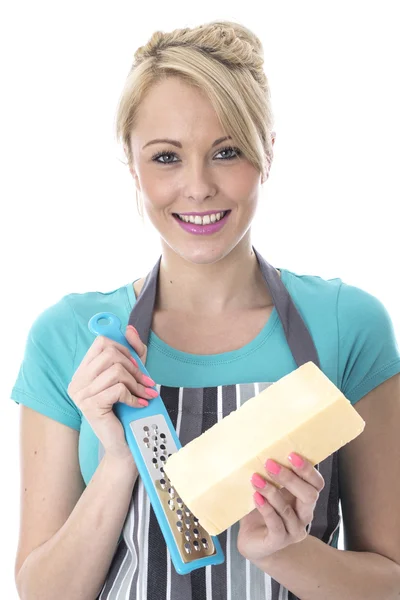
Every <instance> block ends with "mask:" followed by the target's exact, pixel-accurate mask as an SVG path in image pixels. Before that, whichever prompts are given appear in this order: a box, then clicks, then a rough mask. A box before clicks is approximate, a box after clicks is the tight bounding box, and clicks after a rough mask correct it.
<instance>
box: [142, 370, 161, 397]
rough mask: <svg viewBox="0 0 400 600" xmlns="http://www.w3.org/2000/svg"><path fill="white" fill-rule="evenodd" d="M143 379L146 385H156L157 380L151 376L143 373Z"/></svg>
mask: <svg viewBox="0 0 400 600" xmlns="http://www.w3.org/2000/svg"><path fill="white" fill-rule="evenodd" d="M143 381H144V383H145V385H149V386H153V385H156V382H155V381H153V380H152V379H151V378H150V377H147V375H143ZM157 396H158V394H157Z"/></svg>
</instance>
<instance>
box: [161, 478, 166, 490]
mask: <svg viewBox="0 0 400 600" xmlns="http://www.w3.org/2000/svg"><path fill="white" fill-rule="evenodd" d="M166 485H167V482H166V481H165V479H160V486H161V488H162V489H163V490H165V488H166Z"/></svg>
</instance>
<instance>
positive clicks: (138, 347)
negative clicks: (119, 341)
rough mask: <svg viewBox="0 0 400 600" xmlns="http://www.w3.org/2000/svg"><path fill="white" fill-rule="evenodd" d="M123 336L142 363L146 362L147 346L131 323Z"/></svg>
mask: <svg viewBox="0 0 400 600" xmlns="http://www.w3.org/2000/svg"><path fill="white" fill-rule="evenodd" d="M125 337H126V339H127V341H128V342H129V344H130V345H131V346H132V348H133V349H134V350H135V352H136V353H137V355H138V356H139V358H140V360H141V361H142V363H143V364H146V358H147V346H146V345H145V344H144V343H143V342H142V340H141V339H140V337H139V334H138V332H137V330H136V329H135V328H134V327H133V325H128V326H127V328H126V331H125Z"/></svg>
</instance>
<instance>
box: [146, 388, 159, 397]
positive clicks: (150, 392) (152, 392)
mask: <svg viewBox="0 0 400 600" xmlns="http://www.w3.org/2000/svg"><path fill="white" fill-rule="evenodd" d="M145 392H146V394H148V395H149V396H151V397H152V398H157V396H158V392H157V390H153V389H152V388H145Z"/></svg>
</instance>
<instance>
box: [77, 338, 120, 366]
mask: <svg viewBox="0 0 400 600" xmlns="http://www.w3.org/2000/svg"><path fill="white" fill-rule="evenodd" d="M110 346H114V347H116V348H117V349H118V350H119V351H120V352H121V353H122V354H123V355H124V356H126V357H127V358H130V356H131V353H130V352H129V350H128V348H126V347H125V346H123V345H122V344H119V343H118V342H114V340H111V339H110V338H108V337H106V336H104V335H98V336H97V337H96V339H95V340H94V342H93V344H92V345H91V346H90V348H89V350H88V351H87V352H86V354H85V356H84V357H83V360H82V361H81V364H80V365H79V367H78V368H79V369H80V368H81V367H86V366H87V365H89V364H90V363H91V362H92V360H94V358H96V356H98V355H99V354H100V353H101V352H103V351H104V350H105V349H106V348H108V347H110Z"/></svg>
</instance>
